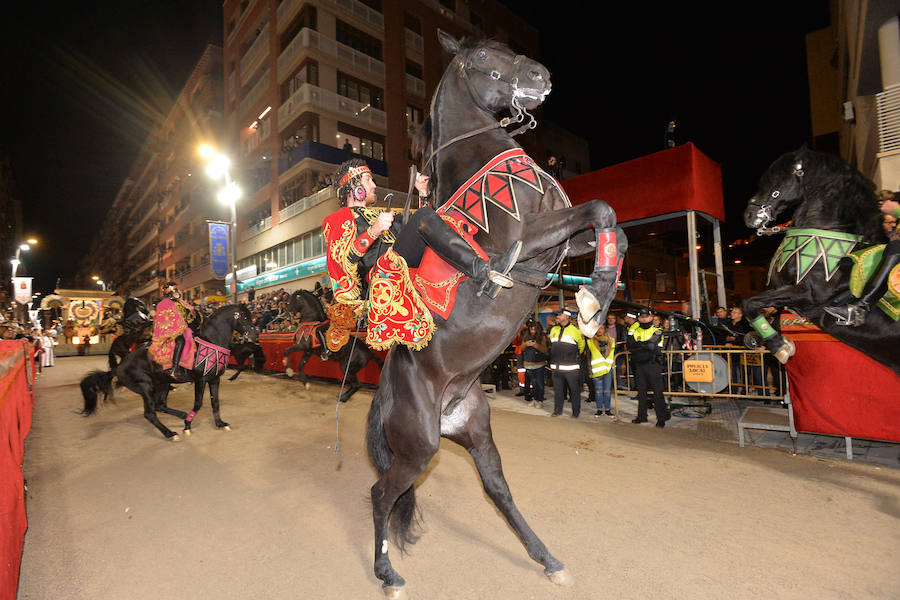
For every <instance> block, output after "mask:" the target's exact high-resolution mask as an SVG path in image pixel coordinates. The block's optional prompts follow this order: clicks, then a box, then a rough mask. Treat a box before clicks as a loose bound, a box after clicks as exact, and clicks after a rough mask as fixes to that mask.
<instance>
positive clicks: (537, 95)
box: [422, 50, 549, 170]
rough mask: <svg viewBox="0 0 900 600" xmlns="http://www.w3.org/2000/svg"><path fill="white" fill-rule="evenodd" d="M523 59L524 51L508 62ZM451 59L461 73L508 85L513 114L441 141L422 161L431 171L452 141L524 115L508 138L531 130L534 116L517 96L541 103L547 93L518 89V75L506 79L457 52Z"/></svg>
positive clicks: (512, 63) (510, 122) (466, 137)
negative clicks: (476, 75) (479, 74)
mask: <svg viewBox="0 0 900 600" xmlns="http://www.w3.org/2000/svg"><path fill="white" fill-rule="evenodd" d="M481 52H484V50H481ZM523 58H526V57H525V55H524V54H516V55H515V56H514V57H513V58H512V60H511V61H510V65H512V66H515V65H518V64H519V63H520V62H521V61H522V59H523ZM454 60H455V62H456V65H457V67H458V68H459V71H460V72H462V73H465V72H467V71H475V72H476V73H481V74H482V75H484V76H485V77H487V78H489V79H491V80H493V81H502V82H503V83H505V84H507V85H508V86H510V87H511V88H512V94H511V95H510V110H511V112H512V113H513V115H512V116H510V117H503V118H502V119H500V121H498V122H496V123H492V124H491V125H486V126H484V127H479V128H478V129H473V130H471V131H467V132H465V133H462V134H460V135H458V136H456V137H454V138H453V139H451V140H449V141H447V142H444V143H443V144H441V145H440V146H439V147H438V148H437V149H436V150H435V149H432V151H431V153H430V154H429V155H428V159H427V160H426V161H424V162H423V163H422V164H423V170H424V169H426V168H428V166H429V165H430V166H431V168H432V170H433V169H434V166H433V164H432V163H433V161H434V157H435V156H437V155H438V153H439V152H440V151H441V150H444V149H445V148H447V147H449V146H452V145H453V144H455V143H457V142H461V141H462V140H465V139H468V138H470V137H474V136H476V135H481V134H482V133H486V132H488V131H493V130H494V129H498V128H503V129H505V128H506V127H509V126H510V125H513V124H517V123H522V122H523V121H525V117H526V116H528V118H529V121H528V123H526V124H524V125H522V126H521V127H519V128H518V129H515V130H514V131H512V132H510V134H509V135H510V137H515V136H517V135H519V134H520V133H525V132H526V131H528V130H530V129H534V128H535V127H537V120H536V119H535V118H534V115H532V114H531V113H530V112H528V109H526V108H525V107H524V106H522V103H521V101H520V98H528V99H531V100H540V101H541V102H543V101H544V98H545V97H546V96H547V94H548V93H549V92H547V91H541V92H538V91H537V90H536V89H535V88H520V87H519V78H518V77H513V78H508V77H505V76H504V75H503V73H502V72H500V71H498V70H497V69H485V68H483V67H481V66H479V65H476V64H474V63H473V62H472V59H471V58H470V59H468V60H466V61H463V60H461V59H460V58H459V55H457V56H456V57H455V58H454ZM448 72H449V71H448ZM466 79H468V78H466ZM443 81H444V80H443V78H441V82H440V83H438V89H440V86H441V83H443ZM466 86H467V87H469V92H470V93H471V87H470V85H469V83H468V81H467V82H466ZM437 95H438V94H437V90H435V93H434V96H433V99H432V106H431V113H432V114H434V99H436V98H437Z"/></svg>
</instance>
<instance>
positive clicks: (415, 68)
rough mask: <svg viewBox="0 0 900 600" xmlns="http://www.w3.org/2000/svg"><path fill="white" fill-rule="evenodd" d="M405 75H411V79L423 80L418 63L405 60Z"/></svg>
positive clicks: (420, 66)
mask: <svg viewBox="0 0 900 600" xmlns="http://www.w3.org/2000/svg"><path fill="white" fill-rule="evenodd" d="M406 73H407V75H412V76H413V77H418V78H419V79H425V78H424V77H423V76H422V65H420V64H419V63H417V62H415V61H412V60H409V59H408V58H407V59H406Z"/></svg>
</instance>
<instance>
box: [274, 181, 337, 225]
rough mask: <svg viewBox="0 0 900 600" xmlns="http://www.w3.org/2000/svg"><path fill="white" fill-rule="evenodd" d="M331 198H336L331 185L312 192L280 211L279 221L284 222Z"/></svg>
mask: <svg viewBox="0 0 900 600" xmlns="http://www.w3.org/2000/svg"><path fill="white" fill-rule="evenodd" d="M329 198H334V190H333V189H332V188H331V187H330V186H329V187H327V188H325V189H321V190H319V191H318V192H316V193H314V194H310V195H309V196H306V197H305V198H301V199H300V200H298V201H297V202H294V203H293V204H291V205H289V206H286V207H284V208H283V209H281V210H280V211H278V222H279V223H284V222H285V221H287V220H288V219H290V218H291V217H293V216H296V215H299V214H300V213H302V212H304V211H306V210H307V209H310V208H312V207H313V206H317V205H319V204H321V203H323V202H325V201H326V200H328V199H329Z"/></svg>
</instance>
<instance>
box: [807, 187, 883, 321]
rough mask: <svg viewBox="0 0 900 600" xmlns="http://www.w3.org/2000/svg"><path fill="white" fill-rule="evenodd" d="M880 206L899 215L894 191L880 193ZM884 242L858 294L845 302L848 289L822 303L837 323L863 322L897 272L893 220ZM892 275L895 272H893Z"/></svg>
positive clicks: (848, 296) (847, 298) (849, 295)
mask: <svg viewBox="0 0 900 600" xmlns="http://www.w3.org/2000/svg"><path fill="white" fill-rule="evenodd" d="M880 195H881V203H880V208H881V212H882V213H884V214H885V215H888V216H892V217H894V218H895V219H900V203H898V202H897V201H896V200H895V198H896V194H894V193H893V192H890V191H884V192H882V193H881V194H880ZM888 239H889V241H888V243H887V245H886V246H885V247H884V252H883V254H882V255H881V263H880V264H879V266H878V268H877V269H876V270H875V273H874V274H873V275H872V278H871V279H870V280H869V281H868V283H866V287H865V288H864V289H863V291H862V294H861V295H860V297H859V298H856V299H854V300H853V301H851V302H849V303H848V302H847V301H848V300H849V299H850V298H852V297H853V296H852V294H850V292H842V293H840V294H837V295H836V296H833V297H832V298H831V299H830V300H829V301H828V302H827V303H826V305H825V308H824V310H825V312H827V313H828V314H829V315H831V316H833V317H834V318H835V319H837V324H838V325H850V326H852V327H858V326H860V325H862V324H863V323H865V321H866V314H867V313H868V312H869V310H870V309H871V308H872V306H874V305H875V304H877V303H878V300H879V299H880V298H881V297H882V296H884V294H885V292H887V289H888V282H889V281H890V280H891V274H892V273H893V272H895V271H898V272H900V269H898V266H900V225H897V224H896V223H895V225H894V230H893V231H892V232H890V233H888ZM895 277H896V276H895Z"/></svg>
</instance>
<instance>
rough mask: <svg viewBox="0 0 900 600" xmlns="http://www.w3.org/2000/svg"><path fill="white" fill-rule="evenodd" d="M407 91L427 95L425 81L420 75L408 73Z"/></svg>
mask: <svg viewBox="0 0 900 600" xmlns="http://www.w3.org/2000/svg"><path fill="white" fill-rule="evenodd" d="M406 91H407V92H409V93H410V94H413V95H416V96H419V97H420V98H424V97H425V82H424V81H422V80H421V79H419V78H418V77H413V76H412V75H410V74H409V73H407V74H406Z"/></svg>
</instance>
